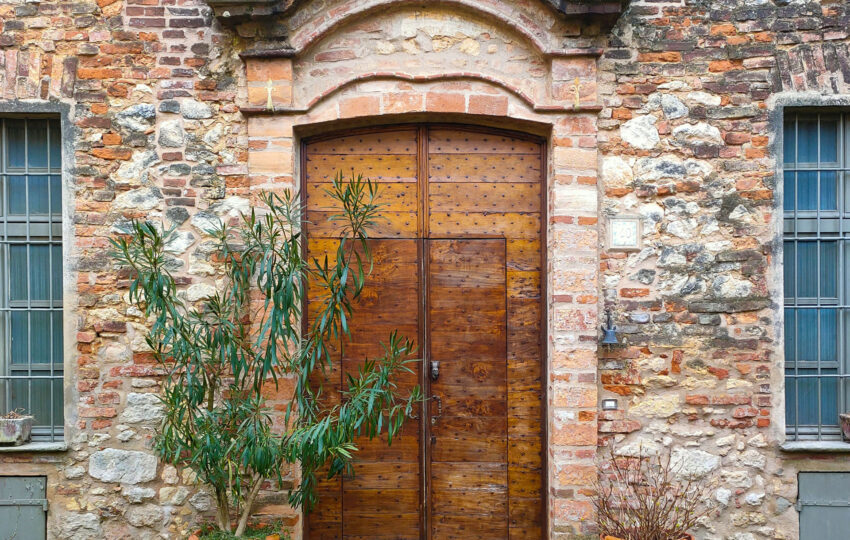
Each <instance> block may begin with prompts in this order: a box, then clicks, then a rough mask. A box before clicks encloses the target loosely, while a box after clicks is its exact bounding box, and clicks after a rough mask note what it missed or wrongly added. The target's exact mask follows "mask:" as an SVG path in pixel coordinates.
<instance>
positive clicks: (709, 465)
mask: <svg viewBox="0 0 850 540" xmlns="http://www.w3.org/2000/svg"><path fill="white" fill-rule="evenodd" d="M719 466H720V458H719V457H717V456H715V455H714V454H709V453H708V452H705V451H703V450H690V449H684V448H674V449H673V451H672V452H671V453H670V467H671V469H672V470H673V471H675V472H676V474H678V475H680V476H683V477H685V478H701V477H703V476H705V475H707V474H708V473H710V472H711V471H713V470H715V469H717V468H718V467H719Z"/></svg>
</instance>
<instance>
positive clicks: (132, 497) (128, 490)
mask: <svg viewBox="0 0 850 540" xmlns="http://www.w3.org/2000/svg"><path fill="white" fill-rule="evenodd" d="M121 495H123V496H124V497H125V498H126V499H127V500H128V501H130V502H131V503H140V502H142V501H143V500H145V499H152V498H153V497H154V496H155V495H156V491H154V490H153V489H152V488H146V487H139V486H124V487H123V488H122V489H121Z"/></svg>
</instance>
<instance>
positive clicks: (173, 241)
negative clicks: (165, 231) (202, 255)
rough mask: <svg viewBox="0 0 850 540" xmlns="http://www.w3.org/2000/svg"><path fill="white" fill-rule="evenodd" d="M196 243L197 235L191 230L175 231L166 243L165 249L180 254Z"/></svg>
mask: <svg viewBox="0 0 850 540" xmlns="http://www.w3.org/2000/svg"><path fill="white" fill-rule="evenodd" d="M194 243H195V235H194V234H192V233H191V232H190V231H174V233H173V234H172V235H171V237H170V238H169V239H168V242H167V243H166V244H165V251H168V252H170V253H174V254H176V255H180V254H182V253H185V252H186V250H187V249H189V248H190V247H191V246H192V244H194Z"/></svg>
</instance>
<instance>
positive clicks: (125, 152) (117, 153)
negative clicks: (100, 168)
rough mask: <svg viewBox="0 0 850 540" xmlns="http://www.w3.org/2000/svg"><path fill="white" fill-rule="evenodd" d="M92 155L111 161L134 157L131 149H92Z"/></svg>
mask: <svg viewBox="0 0 850 540" xmlns="http://www.w3.org/2000/svg"><path fill="white" fill-rule="evenodd" d="M91 153H92V155H94V156H95V157H99V158H101V159H110V160H126V159H130V157H132V155H133V151H132V150H130V149H129V148H92V150H91Z"/></svg>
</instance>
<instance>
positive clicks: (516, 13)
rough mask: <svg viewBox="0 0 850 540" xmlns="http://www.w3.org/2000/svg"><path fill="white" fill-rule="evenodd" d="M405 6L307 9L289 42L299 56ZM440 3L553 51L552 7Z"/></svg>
mask: <svg viewBox="0 0 850 540" xmlns="http://www.w3.org/2000/svg"><path fill="white" fill-rule="evenodd" d="M406 4H408V3H407V2H405V1H404V0H340V1H338V2H336V5H332V6H322V7H323V9H321V10H318V11H316V12H314V13H308V12H307V10H306V8H305V9H303V10H302V11H301V12H296V13H294V14H293V16H292V19H293V20H296V21H298V23H299V25H298V27H297V28H295V29H294V30H293V32H292V33H291V34H290V43H291V45H292V47H293V48H294V49H295V51H296V54H300V53H302V52H304V51H306V50H307V49H309V48H310V47H312V46H313V45H314V44H315V43H317V42H319V41H320V40H322V39H323V38H324V37H326V36H327V35H329V34H330V33H332V32H333V31H335V30H337V29H338V28H340V27H342V26H345V25H347V24H349V23H351V22H352V21H354V20H357V19H360V18H365V17H368V16H369V15H373V14H375V13H377V12H380V11H385V10H387V9H388V8H395V7H399V6H402V7H403V6H405V5H406ZM439 4H441V5H443V6H448V7H454V8H455V9H461V10H465V11H467V12H472V13H477V14H478V15H479V16H482V15H483V16H485V17H488V18H490V19H492V20H495V21H496V22H498V23H499V24H502V25H504V26H506V27H509V28H511V29H512V30H513V31H514V32H516V33H518V34H520V35H522V36H524V37H525V38H526V39H527V40H528V41H529V42H530V43H532V44H533V45H534V46H535V48H536V49H537V50H538V51H539V52H541V53H543V54H549V53H551V52H552V49H553V46H552V37H553V34H554V33H555V32H553V31H552V26H554V24H555V22H556V20H555V18H554V16H553V13H552V10H551V8H549V7H547V6H544V5H542V3H541V5H538V6H536V9H535V6H531V5H525V6H520V7H518V6H517V5H516V4H514V3H511V2H504V1H502V0H441V1H440V2H439ZM542 20H546V21H550V25H549V27H544V26H542V25H541V24H539V22H538V21H542Z"/></svg>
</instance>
